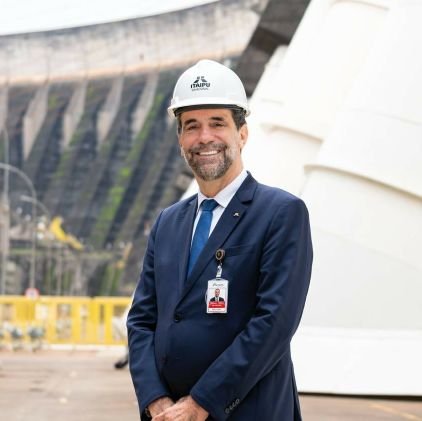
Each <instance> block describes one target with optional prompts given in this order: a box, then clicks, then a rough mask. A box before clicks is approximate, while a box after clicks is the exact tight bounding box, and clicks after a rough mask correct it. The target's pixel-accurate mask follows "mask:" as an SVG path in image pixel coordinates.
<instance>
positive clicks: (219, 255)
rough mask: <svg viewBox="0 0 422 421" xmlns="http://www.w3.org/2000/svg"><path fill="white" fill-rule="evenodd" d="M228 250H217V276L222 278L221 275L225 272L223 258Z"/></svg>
mask: <svg viewBox="0 0 422 421" xmlns="http://www.w3.org/2000/svg"><path fill="white" fill-rule="evenodd" d="M225 254H226V252H225V251H224V250H223V249H218V250H217V251H216V252H215V258H216V259H217V262H218V266H217V275H215V277H216V278H221V275H222V274H223V259H224V256H225Z"/></svg>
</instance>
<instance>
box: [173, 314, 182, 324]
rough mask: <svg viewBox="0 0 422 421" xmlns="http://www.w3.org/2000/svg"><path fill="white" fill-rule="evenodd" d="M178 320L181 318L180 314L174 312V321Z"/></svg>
mask: <svg viewBox="0 0 422 421" xmlns="http://www.w3.org/2000/svg"><path fill="white" fill-rule="evenodd" d="M180 320H182V316H181V315H180V314H179V313H176V314H175V315H174V321H175V322H176V323H179V322H180Z"/></svg>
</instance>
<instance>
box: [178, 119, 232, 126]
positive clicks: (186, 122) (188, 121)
mask: <svg viewBox="0 0 422 421" xmlns="http://www.w3.org/2000/svg"><path fill="white" fill-rule="evenodd" d="M210 120H213V121H226V119H225V118H224V117H210ZM197 121H198V120H197V119H196V118H190V119H189V120H186V121H185V122H184V123H183V126H187V125H188V124H191V123H196V122H197Z"/></svg>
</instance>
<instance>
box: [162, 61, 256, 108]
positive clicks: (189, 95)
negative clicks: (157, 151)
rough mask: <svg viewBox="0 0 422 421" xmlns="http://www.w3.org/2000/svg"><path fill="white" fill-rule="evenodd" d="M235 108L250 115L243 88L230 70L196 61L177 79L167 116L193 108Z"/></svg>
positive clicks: (212, 62) (237, 77)
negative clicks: (182, 109) (185, 108)
mask: <svg viewBox="0 0 422 421" xmlns="http://www.w3.org/2000/svg"><path fill="white" fill-rule="evenodd" d="M196 105H197V106H206V105H212V106H218V105H221V106H222V107H230V106H232V107H239V108H242V109H243V110H245V112H246V115H247V116H248V115H249V114H250V111H249V106H248V100H247V98H246V92H245V88H244V87H243V84H242V81H241V80H240V79H239V76H237V74H236V73H235V72H233V70H231V69H229V68H228V67H226V66H223V65H222V64H220V63H217V62H216V61H212V60H200V61H198V63H196V64H195V65H194V66H192V67H189V69H187V70H186V71H185V72H184V73H183V74H182V75H181V76H180V77H179V79H178V81H177V83H176V86H175V87H174V92H173V98H172V100H171V104H170V107H168V113H169V115H170V116H175V115H176V114H177V111H176V110H177V109H178V108H182V107H195V106H196Z"/></svg>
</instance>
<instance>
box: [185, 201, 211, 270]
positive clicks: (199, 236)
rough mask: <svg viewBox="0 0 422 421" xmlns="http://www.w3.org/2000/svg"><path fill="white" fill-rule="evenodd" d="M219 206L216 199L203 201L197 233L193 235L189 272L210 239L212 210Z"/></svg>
mask: <svg viewBox="0 0 422 421" xmlns="http://www.w3.org/2000/svg"><path fill="white" fill-rule="evenodd" d="M217 206H218V203H217V202H216V201H215V200H214V199H208V200H204V201H203V202H202V203H201V210H202V213H201V216H200V218H199V221H198V224H197V225H196V229H195V234H194V235H193V240H192V246H191V248H190V256H189V266H188V274H189V273H190V272H191V270H192V268H193V266H194V265H195V262H196V259H197V258H198V256H199V255H200V254H201V251H202V249H203V248H204V246H205V243H206V242H207V241H208V237H209V234H210V227H211V221H212V212H213V210H214V209H215V208H216V207H217Z"/></svg>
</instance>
